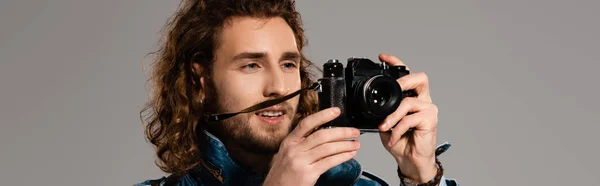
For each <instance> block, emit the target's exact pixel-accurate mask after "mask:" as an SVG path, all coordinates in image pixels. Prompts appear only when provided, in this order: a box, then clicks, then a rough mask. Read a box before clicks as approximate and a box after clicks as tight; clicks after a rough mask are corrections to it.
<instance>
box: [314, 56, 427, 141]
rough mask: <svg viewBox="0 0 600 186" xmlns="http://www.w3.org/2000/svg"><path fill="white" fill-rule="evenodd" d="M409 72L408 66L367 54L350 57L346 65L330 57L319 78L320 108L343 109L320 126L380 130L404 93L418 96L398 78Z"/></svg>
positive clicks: (369, 130) (368, 130)
mask: <svg viewBox="0 0 600 186" xmlns="http://www.w3.org/2000/svg"><path fill="white" fill-rule="evenodd" d="M409 73H410V72H409V71H408V70H407V69H406V67H405V66H388V65H387V64H386V63H384V62H381V63H375V62H373V61H371V60H370V59H367V58H349V59H348V64H347V66H346V68H344V65H343V64H342V63H340V62H339V61H338V60H337V59H330V60H328V61H327V63H325V64H324V65H323V77H322V78H321V79H319V82H320V84H321V86H320V88H319V90H318V98H319V110H323V109H327V108H330V107H339V108H340V110H341V113H340V116H338V117H337V118H335V119H334V120H332V121H330V122H328V123H325V124H323V125H321V127H320V128H328V127H354V128H358V129H360V130H361V131H362V132H379V129H378V126H379V125H380V124H381V122H383V120H384V119H385V118H386V117H387V116H388V115H390V114H391V113H393V112H394V111H396V109H397V108H398V106H399V105H400V102H401V101H402V100H403V99H404V98H405V97H413V96H416V93H415V92H414V91H413V90H402V87H400V85H399V84H398V82H397V81H396V80H397V79H398V78H400V77H402V76H405V75H408V74H409Z"/></svg>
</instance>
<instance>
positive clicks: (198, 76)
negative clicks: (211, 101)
mask: <svg viewBox="0 0 600 186" xmlns="http://www.w3.org/2000/svg"><path fill="white" fill-rule="evenodd" d="M192 72H193V74H194V76H195V77H194V78H192V83H193V84H194V86H198V85H196V83H200V87H202V89H200V92H199V93H198V96H199V98H200V99H201V100H202V99H204V96H205V92H204V91H205V90H206V89H205V88H204V87H206V82H205V81H206V78H205V75H204V74H203V73H204V68H203V67H202V66H200V64H198V63H195V62H192ZM196 81H200V82H196Z"/></svg>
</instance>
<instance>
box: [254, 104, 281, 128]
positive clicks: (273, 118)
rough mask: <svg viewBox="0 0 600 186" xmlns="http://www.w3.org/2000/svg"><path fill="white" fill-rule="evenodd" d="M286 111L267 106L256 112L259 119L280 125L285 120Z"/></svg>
mask: <svg viewBox="0 0 600 186" xmlns="http://www.w3.org/2000/svg"><path fill="white" fill-rule="evenodd" d="M285 114H286V111H285V110H283V109H280V108H273V107H272V108H266V109H263V110H259V111H257V112H256V113H255V115H256V116H258V119H259V120H261V121H262V122H263V123H265V124H268V125H279V124H281V122H282V121H283V119H284V117H283V116H285Z"/></svg>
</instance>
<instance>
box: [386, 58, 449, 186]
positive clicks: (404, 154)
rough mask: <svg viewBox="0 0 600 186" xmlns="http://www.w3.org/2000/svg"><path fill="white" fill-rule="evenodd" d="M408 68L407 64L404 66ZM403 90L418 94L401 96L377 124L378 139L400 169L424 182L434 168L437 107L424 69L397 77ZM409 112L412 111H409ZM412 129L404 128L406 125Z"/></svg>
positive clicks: (396, 62) (388, 60)
mask: <svg viewBox="0 0 600 186" xmlns="http://www.w3.org/2000/svg"><path fill="white" fill-rule="evenodd" d="M379 60H381V61H382V62H385V63H387V64H388V65H390V66H396V65H404V63H403V62H402V61H400V60H399V59H398V58H396V57H394V56H390V55H385V54H380V55H379ZM407 69H408V67H407ZM397 82H398V83H399V84H400V87H402V91H406V90H414V91H415V92H416V93H417V94H418V96H417V97H408V98H404V99H403V100H402V102H401V103H400V106H399V107H398V109H397V110H396V111H395V112H394V113H392V114H390V115H389V116H388V117H387V118H386V119H385V120H384V121H383V123H382V124H381V125H380V126H379V129H380V130H382V131H389V130H390V129H392V127H393V130H392V132H391V134H390V133H387V132H381V133H380V137H381V142H382V143H383V145H384V146H385V148H386V149H387V150H388V151H389V152H390V153H391V154H392V155H393V156H394V158H395V159H396V162H397V163H398V166H399V167H400V171H401V172H402V174H404V175H406V176H407V177H408V178H409V179H411V180H413V181H415V182H419V183H424V182H427V181H429V180H431V179H432V178H433V177H434V176H435V174H436V171H437V166H436V164H435V145H436V133H437V123H438V108H437V107H436V106H435V105H434V104H432V102H431V97H430V95H429V81H428V79H427V76H426V75H425V73H411V74H409V75H406V76H403V77H401V78H399V79H398V80H397ZM408 113H411V114H409V115H408ZM411 128H412V129H413V131H411V132H407V131H408V130H409V129H411Z"/></svg>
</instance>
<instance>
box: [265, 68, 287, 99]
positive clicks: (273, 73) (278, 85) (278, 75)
mask: <svg viewBox="0 0 600 186" xmlns="http://www.w3.org/2000/svg"><path fill="white" fill-rule="evenodd" d="M285 86H286V85H285V77H284V75H283V72H282V71H281V69H278V68H272V69H271V70H270V71H269V75H268V76H267V87H266V88H265V92H264V95H265V97H277V96H283V95H285V94H286V93H287V92H286V91H287V90H286V89H285Z"/></svg>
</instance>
